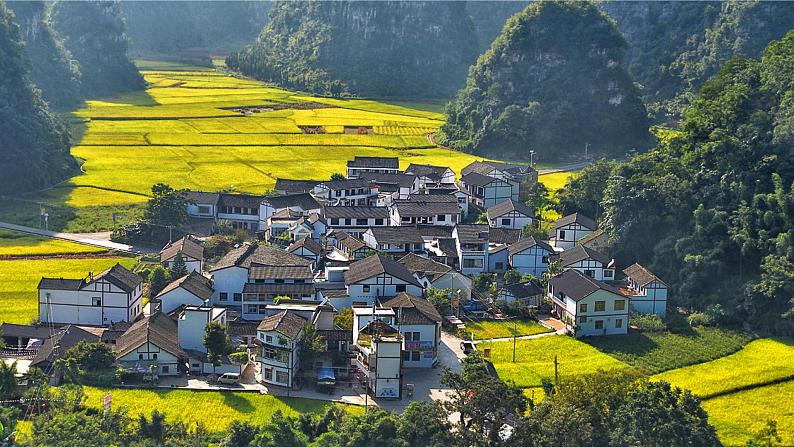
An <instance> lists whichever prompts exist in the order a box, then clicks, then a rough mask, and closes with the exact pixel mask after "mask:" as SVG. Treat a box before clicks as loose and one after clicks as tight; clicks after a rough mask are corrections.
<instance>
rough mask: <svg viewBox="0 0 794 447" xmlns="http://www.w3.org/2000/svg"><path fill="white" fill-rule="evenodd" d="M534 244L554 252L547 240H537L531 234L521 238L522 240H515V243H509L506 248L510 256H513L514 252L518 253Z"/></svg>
mask: <svg viewBox="0 0 794 447" xmlns="http://www.w3.org/2000/svg"><path fill="white" fill-rule="evenodd" d="M536 245H537V246H538V247H540V248H542V249H544V250H546V251H548V252H549V253H554V248H552V246H551V245H549V244H548V242H546V241H539V240H537V239H535V238H534V237H532V236H529V237H528V238H526V239H522V240H520V241H518V242H516V243H515V244H511V245H510V246H509V247H508V248H507V250H508V252H509V253H510V256H513V255H514V254H516V253H520V252H522V251H524V250H526V249H528V248H532V247H534V246H536Z"/></svg>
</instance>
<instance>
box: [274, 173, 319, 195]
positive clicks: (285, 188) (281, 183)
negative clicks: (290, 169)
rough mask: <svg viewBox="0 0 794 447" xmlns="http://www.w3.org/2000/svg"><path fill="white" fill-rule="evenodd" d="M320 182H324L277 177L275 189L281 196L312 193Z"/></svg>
mask: <svg viewBox="0 0 794 447" xmlns="http://www.w3.org/2000/svg"><path fill="white" fill-rule="evenodd" d="M320 183H322V180H304V179H288V178H281V177H279V178H277V179H276V185H275V186H274V187H273V191H274V192H275V193H276V194H278V195H280V196H286V195H291V194H303V193H310V192H312V190H313V189H314V187H315V186H317V185H318V184H320Z"/></svg>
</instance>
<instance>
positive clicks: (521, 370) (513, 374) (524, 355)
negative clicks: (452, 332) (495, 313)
mask: <svg viewBox="0 0 794 447" xmlns="http://www.w3.org/2000/svg"><path fill="white" fill-rule="evenodd" d="M486 348H490V349H491V357H490V360H491V361H492V362H493V364H494V367H496V372H497V373H498V374H499V377H500V378H501V379H503V380H512V381H513V382H515V383H516V385H518V386H520V387H522V388H531V387H539V386H541V379H544V378H546V379H550V380H554V356H555V355H556V356H557V361H558V363H559V375H560V378H565V377H571V376H576V375H582V374H592V373H595V372H597V371H598V370H610V369H620V368H626V367H628V366H627V365H626V364H625V363H623V362H621V361H619V360H617V359H615V358H613V357H611V356H609V355H606V354H604V353H602V352H599V351H598V350H597V349H595V348H593V347H592V346H590V345H588V344H587V343H583V342H581V341H579V340H576V339H574V338H572V337H568V336H564V335H553V336H549V337H542V338H536V339H533V340H517V341H516V362H515V363H513V362H512V359H513V342H512V341H501V342H493V343H479V344H478V345H477V349H478V350H480V351H482V350H484V349H486Z"/></svg>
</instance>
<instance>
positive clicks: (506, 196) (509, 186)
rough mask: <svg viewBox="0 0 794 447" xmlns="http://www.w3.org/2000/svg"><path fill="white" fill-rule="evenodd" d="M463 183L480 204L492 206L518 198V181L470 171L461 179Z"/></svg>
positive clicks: (473, 199)
mask: <svg viewBox="0 0 794 447" xmlns="http://www.w3.org/2000/svg"><path fill="white" fill-rule="evenodd" d="M460 181H461V184H463V186H464V187H465V188H466V190H467V191H468V192H469V194H471V197H472V201H473V202H474V203H475V204H477V205H478V206H481V207H484V208H490V207H492V206H494V205H496V204H498V203H501V202H504V201H505V200H511V199H512V200H518V188H519V184H518V182H517V181H515V180H512V179H509V178H505V179H501V178H498V177H490V176H487V175H482V174H479V173H477V172H470V173H468V174H466V175H464V176H463V177H461V179H460Z"/></svg>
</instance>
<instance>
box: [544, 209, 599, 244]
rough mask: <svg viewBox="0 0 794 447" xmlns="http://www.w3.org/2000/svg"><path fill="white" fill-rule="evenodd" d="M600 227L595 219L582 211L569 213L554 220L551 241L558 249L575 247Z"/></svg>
mask: <svg viewBox="0 0 794 447" xmlns="http://www.w3.org/2000/svg"><path fill="white" fill-rule="evenodd" d="M597 229H598V225H596V223H595V221H594V220H593V219H591V218H589V217H587V216H585V215H583V214H581V213H574V214H569V215H567V216H564V217H561V218H559V219H557V221H556V222H554V227H553V228H552V229H551V230H550V231H549V242H550V243H551V245H552V246H553V247H554V248H555V249H557V250H568V249H569V248H573V247H574V246H575V245H576V243H577V242H578V241H580V240H581V239H582V238H584V237H585V236H587V235H589V234H590V233H592V232H593V231H595V230H597Z"/></svg>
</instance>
